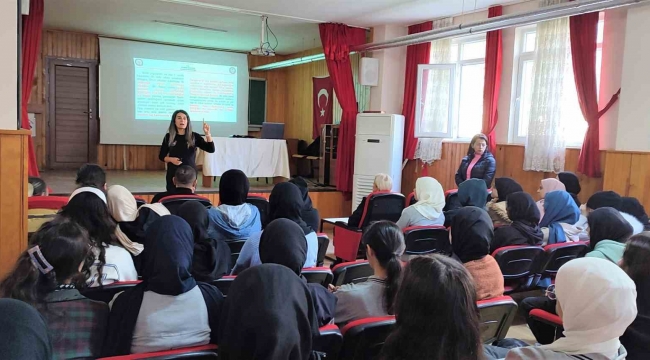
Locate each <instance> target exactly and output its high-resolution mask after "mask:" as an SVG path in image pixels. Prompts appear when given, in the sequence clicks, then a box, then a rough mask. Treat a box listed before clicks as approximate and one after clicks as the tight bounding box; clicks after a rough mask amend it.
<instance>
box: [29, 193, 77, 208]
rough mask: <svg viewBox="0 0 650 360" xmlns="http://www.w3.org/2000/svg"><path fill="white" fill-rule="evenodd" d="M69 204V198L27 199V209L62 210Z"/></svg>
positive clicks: (38, 197) (42, 197)
mask: <svg viewBox="0 0 650 360" xmlns="http://www.w3.org/2000/svg"><path fill="white" fill-rule="evenodd" d="M67 203H68V197H67V196H32V197H29V198H27V209H30V210H31V209H48V210H60V209H61V208H62V207H64V206H65V205H66V204H67Z"/></svg>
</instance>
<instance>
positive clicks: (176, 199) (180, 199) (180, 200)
mask: <svg viewBox="0 0 650 360" xmlns="http://www.w3.org/2000/svg"><path fill="white" fill-rule="evenodd" d="M186 201H198V202H200V203H201V204H203V206H205V207H206V208H207V207H211V206H212V203H211V202H210V199H208V198H206V197H203V196H199V195H170V196H165V197H164V198H162V199H161V200H160V203H161V204H163V205H165V207H166V208H167V210H169V212H170V213H172V215H177V214H178V208H180V207H181V205H183V204H184V203H185V202H186Z"/></svg>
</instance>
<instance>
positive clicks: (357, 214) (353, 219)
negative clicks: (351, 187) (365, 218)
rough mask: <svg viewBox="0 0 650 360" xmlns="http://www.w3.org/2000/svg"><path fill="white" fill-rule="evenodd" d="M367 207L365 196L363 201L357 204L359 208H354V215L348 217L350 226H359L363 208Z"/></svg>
mask: <svg viewBox="0 0 650 360" xmlns="http://www.w3.org/2000/svg"><path fill="white" fill-rule="evenodd" d="M364 207H366V197H365V196H364V197H363V199H361V202H360V203H359V206H357V209H356V210H354V212H353V213H352V215H350V217H349V218H348V226H352V227H359V225H361V224H359V223H360V222H361V216H362V215H363V208H364Z"/></svg>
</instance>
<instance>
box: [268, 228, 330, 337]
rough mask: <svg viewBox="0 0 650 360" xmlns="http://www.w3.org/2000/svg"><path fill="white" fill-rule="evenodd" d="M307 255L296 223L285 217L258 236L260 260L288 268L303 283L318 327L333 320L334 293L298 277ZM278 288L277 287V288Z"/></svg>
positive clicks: (300, 230)
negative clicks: (312, 305)
mask: <svg viewBox="0 0 650 360" xmlns="http://www.w3.org/2000/svg"><path fill="white" fill-rule="evenodd" d="M306 258H307V241H305V234H304V233H303V232H302V229H301V228H300V226H298V224H296V223H294V222H293V221H291V220H288V219H276V220H273V221H271V222H270V223H269V224H268V225H267V226H266V228H264V233H263V234H262V238H261V239H260V259H261V260H262V263H264V264H279V265H284V266H286V267H288V268H289V269H291V270H292V271H293V272H294V273H295V274H296V275H297V276H299V277H300V279H301V280H302V281H303V282H304V283H305V284H307V288H308V289H309V293H310V294H311V299H312V301H313V303H314V309H315V310H316V315H317V318H318V326H325V325H327V324H329V323H330V322H331V321H332V320H334V310H335V309H336V296H334V294H332V293H331V292H329V291H327V289H326V288H325V287H324V286H322V285H321V284H311V283H307V279H305V277H304V276H301V275H300V274H301V272H302V265H303V264H304V263H305V259H306ZM278 290H279V291H281V289H278Z"/></svg>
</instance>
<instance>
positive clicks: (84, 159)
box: [47, 59, 98, 169]
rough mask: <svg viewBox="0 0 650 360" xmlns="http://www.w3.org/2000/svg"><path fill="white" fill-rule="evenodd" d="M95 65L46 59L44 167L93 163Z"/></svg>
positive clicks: (94, 143) (59, 167) (86, 62)
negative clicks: (45, 153)
mask: <svg viewBox="0 0 650 360" xmlns="http://www.w3.org/2000/svg"><path fill="white" fill-rule="evenodd" d="M96 76H97V63H96V62H93V61H81V60H70V61H68V60H64V59H48V74H47V79H48V82H49V84H48V99H47V101H48V123H47V125H48V126H47V142H48V156H47V159H48V167H49V168H50V169H62V168H63V169H65V168H70V169H76V168H78V167H79V166H81V165H82V164H85V163H88V162H96V161H97V135H98V134H97V120H96V114H97V82H96Z"/></svg>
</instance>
